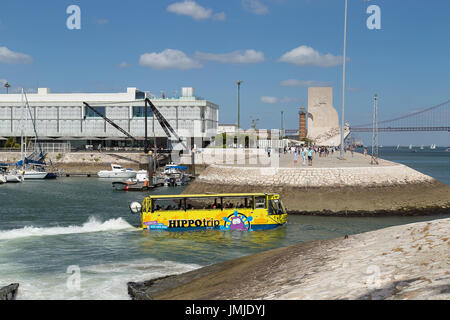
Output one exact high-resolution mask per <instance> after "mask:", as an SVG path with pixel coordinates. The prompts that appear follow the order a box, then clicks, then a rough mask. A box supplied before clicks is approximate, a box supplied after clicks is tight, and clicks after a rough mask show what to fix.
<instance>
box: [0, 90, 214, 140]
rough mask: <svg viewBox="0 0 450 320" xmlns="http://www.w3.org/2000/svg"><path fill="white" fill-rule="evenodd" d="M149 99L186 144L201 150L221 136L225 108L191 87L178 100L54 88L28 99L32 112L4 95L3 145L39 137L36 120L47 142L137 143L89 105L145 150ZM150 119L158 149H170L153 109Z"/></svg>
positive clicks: (0, 112)
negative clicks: (221, 111) (11, 139)
mask: <svg viewBox="0 0 450 320" xmlns="http://www.w3.org/2000/svg"><path fill="white" fill-rule="evenodd" d="M146 97H148V98H149V99H150V100H151V101H152V102H153V104H154V105H155V107H156V108H157V109H158V110H159V112H160V113H161V114H162V115H163V116H164V117H165V119H166V120H167V121H168V122H169V124H170V125H171V126H172V128H173V129H174V130H175V131H176V132H177V134H178V135H179V136H180V137H182V138H183V139H185V141H189V139H192V140H191V141H194V139H195V141H196V142H195V143H196V144H197V145H199V144H200V143H199V142H200V141H201V144H202V145H207V144H208V143H209V141H210V140H211V138H212V137H214V136H215V135H216V134H217V126H218V118H219V106H218V105H217V104H214V103H212V102H210V101H207V100H205V99H202V98H198V97H196V96H195V95H194V89H193V88H190V87H186V88H182V95H181V96H180V97H176V98H156V97H154V96H151V95H150V94H149V93H147V92H143V91H140V90H138V89H137V88H127V91H126V92H123V93H51V92H50V89H48V88H39V89H38V91H37V93H31V94H26V98H27V100H28V103H29V106H30V108H26V107H25V104H24V96H22V94H20V93H19V94H0V146H2V145H3V144H4V141H5V140H6V139H7V138H8V137H16V138H17V137H19V138H20V137H21V135H22V134H23V135H24V136H27V137H34V136H35V133H34V129H33V122H32V120H31V119H33V120H34V121H35V125H36V130H37V134H38V136H39V139H40V140H41V141H44V142H71V143H72V145H83V144H90V145H96V144H102V146H112V147H114V146H123V145H125V143H126V141H127V140H128V141H131V140H130V138H128V137H127V136H126V135H125V134H123V133H122V132H120V131H119V130H117V129H116V128H114V127H113V126H112V125H110V124H109V123H108V122H107V121H105V120H104V119H103V118H102V117H101V116H99V115H97V114H96V113H95V112H93V111H92V110H90V109H89V108H87V107H85V106H84V104H83V102H86V103H88V104H89V105H90V106H91V107H94V108H95V110H96V111H97V112H99V113H101V114H102V115H104V116H106V117H107V118H109V119H110V120H111V121H113V122H114V123H115V124H116V125H118V126H119V127H121V128H122V129H123V130H125V131H127V132H128V133H129V134H130V135H131V136H133V137H135V138H136V139H137V140H139V143H138V144H140V145H143V140H144V137H145V125H144V124H145V120H144V119H145V102H144V99H145V98H146ZM147 116H148V118H147V135H148V137H149V139H150V140H151V139H152V138H153V137H155V138H156V141H157V144H158V146H160V147H167V146H168V139H167V135H166V133H165V131H164V130H163V128H162V127H161V126H160V124H159V122H158V120H157V119H156V117H153V112H152V111H151V108H150V107H149V108H148V114H147ZM2 141H3V142H2ZM128 144H130V143H128ZM135 144H136V142H135ZM150 145H151V146H152V145H153V143H151V144H150Z"/></svg>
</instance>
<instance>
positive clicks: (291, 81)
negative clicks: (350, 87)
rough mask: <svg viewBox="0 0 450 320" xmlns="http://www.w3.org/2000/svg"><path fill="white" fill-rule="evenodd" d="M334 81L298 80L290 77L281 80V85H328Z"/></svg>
mask: <svg viewBox="0 0 450 320" xmlns="http://www.w3.org/2000/svg"><path fill="white" fill-rule="evenodd" d="M331 84H332V83H331V82H325V81H315V80H297V79H288V80H283V81H281V82H280V86H282V87H305V88H307V87H328V86H330V85H331Z"/></svg>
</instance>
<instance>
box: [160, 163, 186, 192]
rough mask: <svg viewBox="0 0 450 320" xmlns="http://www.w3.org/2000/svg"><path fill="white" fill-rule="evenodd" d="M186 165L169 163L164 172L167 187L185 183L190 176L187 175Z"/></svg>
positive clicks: (164, 181) (163, 177)
mask: <svg viewBox="0 0 450 320" xmlns="http://www.w3.org/2000/svg"><path fill="white" fill-rule="evenodd" d="M186 169H187V168H186V167H185V166H179V165H176V164H173V163H171V164H168V165H167V166H166V167H165V168H164V171H163V172H162V177H161V178H162V180H163V183H164V186H165V187H175V186H182V185H184V184H185V183H186V182H187V180H188V177H187V176H186V175H185V173H184V171H186Z"/></svg>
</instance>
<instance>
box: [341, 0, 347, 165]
mask: <svg viewBox="0 0 450 320" xmlns="http://www.w3.org/2000/svg"><path fill="white" fill-rule="evenodd" d="M346 47H347V0H345V20H344V55H343V65H342V113H341V148H340V159H342V160H344V159H345V158H344V138H345V137H344V134H345V130H344V102H345V63H346Z"/></svg>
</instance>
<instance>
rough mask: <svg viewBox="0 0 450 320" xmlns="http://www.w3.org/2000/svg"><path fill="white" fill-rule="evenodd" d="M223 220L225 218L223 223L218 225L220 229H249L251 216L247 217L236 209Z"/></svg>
mask: <svg viewBox="0 0 450 320" xmlns="http://www.w3.org/2000/svg"><path fill="white" fill-rule="evenodd" d="M223 220H225V224H224V225H223V226H220V229H221V230H250V227H251V226H250V222H251V221H252V220H253V217H247V216H246V215H244V214H242V213H239V212H237V210H236V211H234V212H233V213H232V214H230V215H229V216H228V217H225V218H223Z"/></svg>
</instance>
